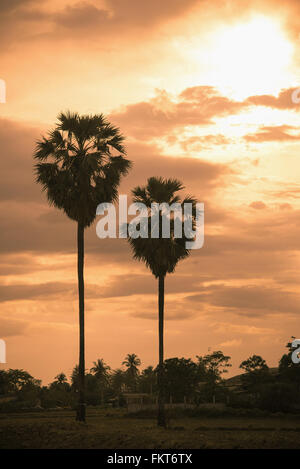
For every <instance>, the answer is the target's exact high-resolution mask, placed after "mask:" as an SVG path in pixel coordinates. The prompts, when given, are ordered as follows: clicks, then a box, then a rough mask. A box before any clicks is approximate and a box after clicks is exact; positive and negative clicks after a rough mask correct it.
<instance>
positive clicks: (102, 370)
mask: <svg viewBox="0 0 300 469" xmlns="http://www.w3.org/2000/svg"><path fill="white" fill-rule="evenodd" d="M93 364H94V366H93V367H92V368H91V370H90V371H91V373H92V374H93V375H94V376H95V377H96V379H97V382H98V386H99V390H100V395H101V405H103V404H104V390H105V388H106V387H107V385H108V383H109V379H110V369H111V368H110V366H108V365H106V363H105V362H104V360H103V358H98V360H97V361H96V362H93Z"/></svg>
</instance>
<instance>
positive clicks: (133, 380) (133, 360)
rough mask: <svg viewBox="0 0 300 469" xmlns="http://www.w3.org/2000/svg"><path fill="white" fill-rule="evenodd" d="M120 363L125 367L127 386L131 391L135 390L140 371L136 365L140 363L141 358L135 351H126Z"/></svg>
mask: <svg viewBox="0 0 300 469" xmlns="http://www.w3.org/2000/svg"><path fill="white" fill-rule="evenodd" d="M122 365H125V366H126V368H127V371H126V374H127V377H128V383H129V386H130V387H131V389H132V391H133V392H136V387H137V379H138V376H139V373H140V371H139V369H138V367H139V366H140V365H141V360H140V359H139V357H138V356H137V355H136V354H135V353H128V355H126V357H125V360H124V361H123V363H122Z"/></svg>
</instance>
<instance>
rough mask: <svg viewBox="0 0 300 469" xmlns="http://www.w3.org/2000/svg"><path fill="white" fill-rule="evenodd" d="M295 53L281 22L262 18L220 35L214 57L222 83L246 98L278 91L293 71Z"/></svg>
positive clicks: (227, 29)
mask: <svg viewBox="0 0 300 469" xmlns="http://www.w3.org/2000/svg"><path fill="white" fill-rule="evenodd" d="M292 53H293V47H292V44H291V43H290V42H289V41H288V39H287V38H286V37H285V35H284V32H283V31H282V30H281V28H280V26H279V24H278V23H276V21H274V20H272V19H270V18H265V17H259V18H255V19H253V20H251V21H250V22H248V23H244V24H238V25H236V26H233V27H229V28H226V29H224V30H222V31H221V32H220V33H219V34H217V39H216V40H215V44H214V46H213V50H212V56H211V60H212V62H213V63H214V64H215V66H216V71H215V73H217V74H218V76H219V80H220V81H221V82H222V85H223V86H224V85H227V86H229V87H230V88H231V89H232V92H233V93H234V95H235V98H237V99H243V98H245V97H246V96H249V95H251V94H262V93H265V92H267V93H271V92H277V91H278V90H279V89H280V87H281V86H282V82H283V81H284V80H286V79H287V76H288V74H289V72H288V68H289V65H290V62H291V58H292ZM215 78H216V79H218V77H215Z"/></svg>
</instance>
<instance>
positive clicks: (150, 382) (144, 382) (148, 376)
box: [140, 366, 157, 395]
mask: <svg viewBox="0 0 300 469" xmlns="http://www.w3.org/2000/svg"><path fill="white" fill-rule="evenodd" d="M156 383H157V373H156V371H155V370H154V368H153V366H148V367H147V368H145V369H144V370H143V371H142V373H141V376H140V388H141V390H142V392H147V393H149V394H151V395H152V394H153V392H154V389H155V387H156Z"/></svg>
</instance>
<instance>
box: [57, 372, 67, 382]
mask: <svg viewBox="0 0 300 469" xmlns="http://www.w3.org/2000/svg"><path fill="white" fill-rule="evenodd" d="M54 379H55V382H56V383H58V384H63V383H67V381H68V379H67V377H66V375H65V373H59V374H58V375H57V376H55V378H54Z"/></svg>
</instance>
